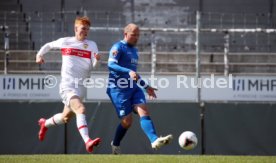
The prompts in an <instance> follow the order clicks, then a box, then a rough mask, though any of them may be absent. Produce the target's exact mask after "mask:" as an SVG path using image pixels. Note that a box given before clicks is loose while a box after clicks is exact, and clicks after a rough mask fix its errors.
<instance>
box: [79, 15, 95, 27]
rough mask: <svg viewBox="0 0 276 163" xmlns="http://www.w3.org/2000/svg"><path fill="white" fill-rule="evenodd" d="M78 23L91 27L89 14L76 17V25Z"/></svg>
mask: <svg viewBox="0 0 276 163" xmlns="http://www.w3.org/2000/svg"><path fill="white" fill-rule="evenodd" d="M76 24H82V25H88V26H89V27H90V25H91V22H90V20H89V18H88V17H87V16H83V17H77V18H76V19H75V25H76Z"/></svg>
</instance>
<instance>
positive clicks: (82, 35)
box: [75, 24, 89, 41]
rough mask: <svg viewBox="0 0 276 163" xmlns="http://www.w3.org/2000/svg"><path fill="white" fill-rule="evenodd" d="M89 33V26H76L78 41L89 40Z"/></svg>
mask: <svg viewBox="0 0 276 163" xmlns="http://www.w3.org/2000/svg"><path fill="white" fill-rule="evenodd" d="M88 32H89V26H88V25H84V24H76V25H75V36H76V38H77V40H79V41H83V40H84V39H86V38H87V36H88Z"/></svg>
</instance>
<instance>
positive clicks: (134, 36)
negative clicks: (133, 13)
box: [125, 28, 140, 46]
mask: <svg viewBox="0 0 276 163" xmlns="http://www.w3.org/2000/svg"><path fill="white" fill-rule="evenodd" d="M139 36H140V31H139V28H134V29H133V30H131V31H129V32H127V33H125V41H126V42H127V43H129V44H130V45H133V46H135V45H136V44H137V42H138V39H139Z"/></svg>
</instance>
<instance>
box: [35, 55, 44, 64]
mask: <svg viewBox="0 0 276 163" xmlns="http://www.w3.org/2000/svg"><path fill="white" fill-rule="evenodd" d="M35 62H36V63H38V64H43V63H45V61H44V57H43V56H42V55H38V54H37V55H36V60H35Z"/></svg>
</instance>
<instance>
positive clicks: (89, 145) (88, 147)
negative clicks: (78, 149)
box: [85, 138, 101, 153]
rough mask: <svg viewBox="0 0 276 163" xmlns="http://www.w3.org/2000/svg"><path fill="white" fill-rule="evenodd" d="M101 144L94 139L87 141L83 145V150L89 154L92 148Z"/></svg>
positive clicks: (99, 140)
mask: <svg viewBox="0 0 276 163" xmlns="http://www.w3.org/2000/svg"><path fill="white" fill-rule="evenodd" d="M100 142H101V139H100V138H95V139H89V140H88V141H87V142H86V143H85V148H86V151H87V152H89V153H91V152H93V147H94V146H98V145H99V144H100Z"/></svg>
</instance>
